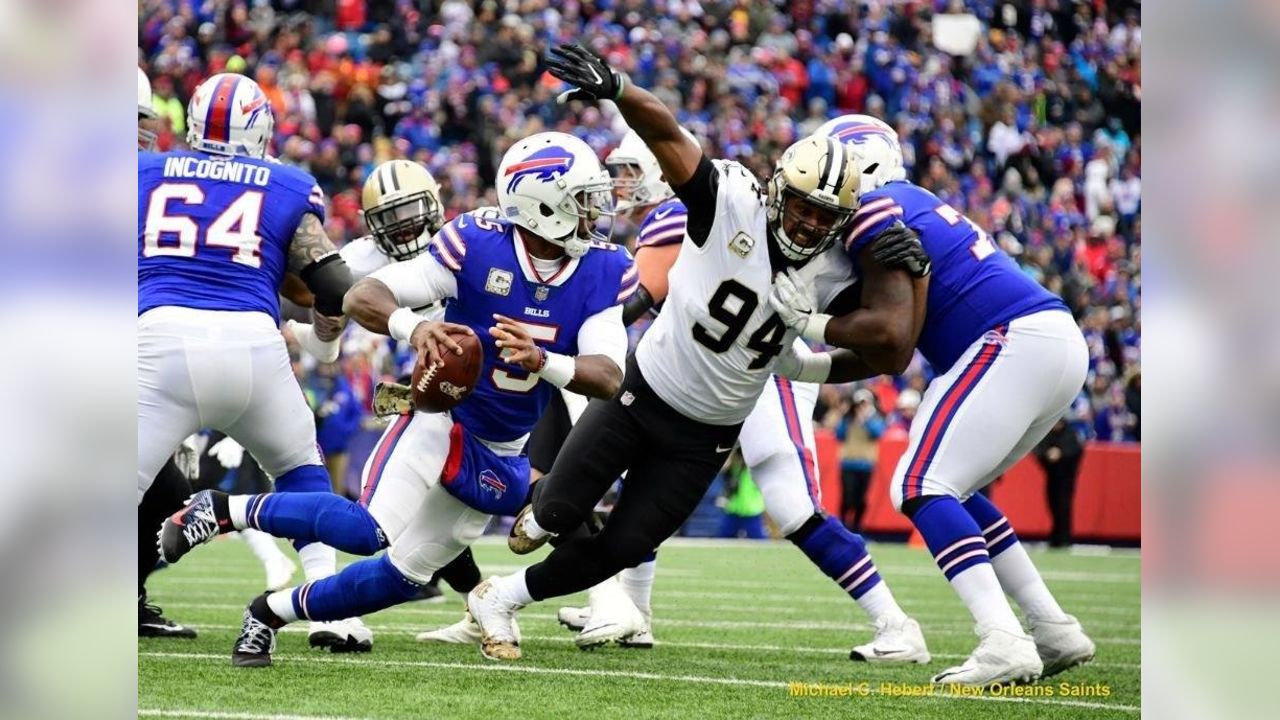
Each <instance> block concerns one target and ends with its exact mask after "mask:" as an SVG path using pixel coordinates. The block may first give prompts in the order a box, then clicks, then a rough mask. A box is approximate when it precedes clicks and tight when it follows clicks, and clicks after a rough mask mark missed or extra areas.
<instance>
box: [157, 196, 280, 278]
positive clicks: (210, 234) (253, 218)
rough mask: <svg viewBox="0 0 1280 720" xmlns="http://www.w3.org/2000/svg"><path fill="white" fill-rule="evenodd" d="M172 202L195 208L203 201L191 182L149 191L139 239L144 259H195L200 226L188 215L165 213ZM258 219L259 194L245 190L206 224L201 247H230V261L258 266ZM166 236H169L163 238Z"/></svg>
mask: <svg viewBox="0 0 1280 720" xmlns="http://www.w3.org/2000/svg"><path fill="white" fill-rule="evenodd" d="M174 201H176V202H180V203H182V204H183V205H199V204H201V203H203V202H204V191H203V190H201V189H200V186H199V185H195V184H193V183H165V184H163V185H160V186H158V187H156V189H155V190H153V191H152V192H151V199H150V201H149V202H148V203H147V223H146V226H145V229H144V231H143V238H142V243H143V244H142V255H143V256H144V257H155V256H158V255H177V256H179V257H194V256H195V254H196V244H197V243H198V242H199V241H200V239H199V237H198V236H199V234H200V227H199V226H198V225H196V221H195V220H192V219H191V217H190V216H188V215H181V214H177V215H171V214H169V203H171V202H174ZM261 217H262V193H261V192H259V191H257V190H246V191H245V192H244V193H243V194H242V195H240V197H238V198H236V199H235V201H234V202H232V203H231V204H230V205H228V206H227V209H226V210H223V211H222V214H220V215H218V217H216V218H214V220H213V222H211V223H209V227H208V229H207V230H205V233H204V244H205V245H208V246H212V247H225V248H231V249H232V250H233V251H234V252H233V253H232V255H231V260H232V261H233V262H238V263H240V264H241V265H248V266H249V267H255V268H256V267H261V266H262V255H261V253H260V252H259V248H260V247H261V245H262V236H260V235H258V220H259V218H261ZM166 235H167V236H169V237H164V236H166ZM162 239H163V241H164V242H163V243H162V242H161V240H162ZM175 239H176V241H177V242H176V243H175V242H174V240H175Z"/></svg>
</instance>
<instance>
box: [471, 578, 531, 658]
mask: <svg viewBox="0 0 1280 720" xmlns="http://www.w3.org/2000/svg"><path fill="white" fill-rule="evenodd" d="M497 579H498V578H496V577H494V578H489V579H488V580H485V581H484V582H482V583H480V584H479V585H477V586H476V587H475V589H474V590H472V591H471V592H470V593H468V594H467V610H468V611H469V612H470V613H471V617H473V618H475V621H476V624H477V625H479V626H480V654H481V655H483V656H484V657H485V658H487V659H489V660H519V659H520V656H521V652H520V641H519V639H517V638H516V634H515V628H514V624H515V617H516V611H517V610H519V609H520V607H519V606H518V605H517V604H516V603H513V602H510V601H508V600H506V599H505V598H503V597H502V593H501V591H500V589H499V588H498V587H497V586H496V585H495V584H494V582H495V581H496V580H497Z"/></svg>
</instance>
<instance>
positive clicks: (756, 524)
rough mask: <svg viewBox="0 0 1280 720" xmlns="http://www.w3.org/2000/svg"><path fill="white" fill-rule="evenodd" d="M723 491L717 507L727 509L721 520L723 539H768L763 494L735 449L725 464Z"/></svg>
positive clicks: (738, 450)
mask: <svg viewBox="0 0 1280 720" xmlns="http://www.w3.org/2000/svg"><path fill="white" fill-rule="evenodd" d="M723 478H724V490H723V492H722V493H721V495H720V497H718V498H716V505H718V506H719V507H720V508H721V509H722V510H724V518H723V519H722V520H721V521H720V537H722V538H742V537H745V538H747V539H750V540H768V539H769V534H768V533H766V532H765V531H764V494H762V493H761V492H760V488H758V487H756V484H755V482H753V481H752V480H751V470H750V469H748V468H747V463H746V461H745V460H743V459H742V451H741V450H740V449H738V448H735V449H734V451H733V453H732V454H731V455H730V456H729V460H728V462H727V463H726V465H725V469H724V473H723Z"/></svg>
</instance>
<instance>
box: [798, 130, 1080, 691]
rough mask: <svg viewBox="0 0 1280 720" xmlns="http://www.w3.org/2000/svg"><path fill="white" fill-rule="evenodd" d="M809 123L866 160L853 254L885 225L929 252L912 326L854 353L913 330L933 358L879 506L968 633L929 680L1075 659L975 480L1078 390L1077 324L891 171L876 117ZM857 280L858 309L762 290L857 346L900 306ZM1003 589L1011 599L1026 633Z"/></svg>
mask: <svg viewBox="0 0 1280 720" xmlns="http://www.w3.org/2000/svg"><path fill="white" fill-rule="evenodd" d="M818 134H820V135H829V136H833V137H836V138H839V139H840V140H842V141H843V142H845V143H848V144H850V145H852V146H853V147H854V148H855V150H856V151H857V152H858V154H859V155H860V157H861V159H862V160H863V167H864V168H865V169H867V170H869V172H867V174H866V175H864V188H863V194H862V206H861V207H860V208H859V210H858V213H857V214H856V215H855V216H854V220H853V223H852V230H851V232H850V234H849V236H848V239H847V240H846V242H845V247H846V249H847V251H848V253H849V255H850V257H851V258H852V260H853V262H854V266H855V270H857V268H858V264H859V262H860V261H862V260H863V258H864V255H865V253H866V252H867V244H868V242H869V241H870V240H871V239H872V238H876V237H877V236H880V235H882V234H883V233H887V232H911V233H915V234H917V235H918V236H919V239H920V242H921V243H922V244H923V245H924V248H925V250H926V251H927V252H928V254H929V257H930V261H931V263H932V273H931V276H930V277H929V279H928V295H927V302H926V303H925V304H924V313H925V314H924V319H923V324H922V327H921V330H920V334H919V339H918V342H912V341H910V340H905V341H904V340H902V339H901V338H899V339H897V340H894V341H891V342H889V343H887V344H885V343H883V342H881V343H880V344H879V346H878V347H876V346H875V345H876V343H875V342H873V343H871V348H870V350H871V351H870V352H868V353H867V354H866V355H864V361H865V364H866V365H867V367H866V371H865V374H866V375H867V376H871V375H875V374H879V373H881V372H897V371H898V370H899V367H900V366H899V365H898V364H899V363H900V362H901V360H902V359H903V358H909V357H910V353H911V350H912V346H913V345H914V346H915V347H918V348H919V350H920V352H921V353H922V354H923V355H924V357H925V359H926V360H928V361H929V362H930V364H931V365H933V367H934V369H935V370H936V371H937V372H938V373H939V374H938V376H937V377H936V378H935V379H934V380H933V382H932V383H931V384H930V385H929V388H928V390H927V391H926V392H925V395H924V398H923V402H922V403H921V405H920V409H919V411H918V413H917V415H916V418H915V421H914V422H913V423H912V426H911V431H910V442H909V444H908V447H907V451H906V453H905V454H904V455H903V456H902V459H901V460H900V461H899V463H898V467H897V469H896V470H895V472H894V475H893V481H892V484H891V493H892V500H893V503H894V506H895V507H897V508H899V509H901V510H902V511H903V513H904V514H906V515H907V516H908V517H909V518H910V519H911V521H912V523H913V524H914V525H915V526H916V528H918V529H919V531H920V533H921V535H922V536H923V537H924V539H925V542H926V544H927V545H928V546H929V550H930V552H931V553H933V555H934V558H935V560H936V562H937V564H938V567H939V568H940V569H941V570H942V572H943V574H944V575H945V576H946V577H947V580H948V581H950V582H951V585H952V587H954V588H955V590H956V592H957V593H958V594H959V595H960V597H961V599H962V600H963V601H964V603H965V605H966V606H967V607H968V608H969V611H970V613H971V614H972V615H973V618H974V621H975V623H976V630H977V634H978V636H979V638H980V644H979V646H978V648H977V649H976V650H975V651H974V652H973V654H972V655H971V656H970V657H969V658H968V659H967V660H966V661H965V662H964V663H963V664H961V665H959V666H957V667H952V668H949V669H947V670H944V671H942V672H941V673H938V674H937V675H936V676H935V677H934V682H947V683H953V682H954V683H961V684H966V685H978V686H982V685H991V684H995V683H1004V682H1026V681H1031V680H1034V679H1036V678H1037V677H1041V676H1044V677H1048V676H1050V675H1054V674H1056V673H1059V672H1062V671H1063V670H1066V669H1068V668H1070V667H1073V666H1075V665H1078V664H1080V663H1083V662H1087V661H1088V660H1089V659H1091V658H1092V657H1093V654H1094V650H1095V647H1094V643H1093V642H1092V641H1091V640H1090V639H1089V638H1088V636H1086V635H1085V634H1084V632H1083V630H1082V629H1081V627H1080V623H1079V622H1078V621H1077V620H1076V619H1075V618H1074V617H1072V616H1070V615H1067V614H1066V613H1064V612H1063V610H1062V608H1061V607H1060V606H1059V605H1058V603H1057V601H1056V600H1055V599H1054V597H1053V595H1052V594H1050V592H1049V590H1048V588H1047V587H1046V586H1045V584H1044V581H1043V580H1042V579H1041V577H1040V574H1039V573H1038V572H1037V571H1036V569H1035V566H1034V565H1033V564H1032V562H1031V560H1030V558H1029V557H1028V556H1027V553H1026V551H1025V550H1024V549H1023V547H1022V545H1021V544H1020V543H1019V542H1018V538H1017V536H1016V535H1015V534H1014V532H1013V529H1012V528H1011V527H1010V525H1009V521H1008V520H1007V519H1006V518H1005V516H1004V514H1003V513H1002V512H1001V511H1000V510H999V509H998V508H996V506H995V505H993V504H992V503H991V501H990V500H988V499H987V498H986V497H985V496H983V495H981V494H979V493H978V490H980V489H981V488H983V487H984V486H986V485H988V484H989V483H991V482H992V481H993V480H995V479H996V478H997V477H999V476H1000V475H1001V474H1002V473H1004V472H1005V471H1006V470H1007V469H1008V468H1009V467H1010V466H1012V465H1013V464H1014V463H1015V462H1017V461H1018V460H1019V459H1021V458H1022V457H1023V456H1024V455H1026V453H1027V452H1028V451H1030V450H1031V449H1032V448H1033V447H1034V446H1035V445H1036V443H1037V442H1039V441H1040V439H1041V438H1043V437H1044V436H1045V434H1046V433H1047V432H1048V431H1049V429H1050V428H1051V427H1052V426H1053V424H1054V423H1055V422H1056V421H1057V419H1058V418H1060V417H1061V416H1062V415H1063V413H1065V412H1066V411H1067V409H1068V408H1069V406H1070V404H1071V402H1072V400H1073V399H1074V398H1075V396H1076V394H1077V393H1078V392H1079V390H1080V387H1081V385H1082V384H1083V383H1084V379H1085V373H1086V369H1087V361H1088V358H1087V350H1086V348H1085V343H1084V339H1083V337H1082V335H1081V333H1080V330H1079V328H1078V327H1077V326H1076V323H1075V321H1074V320H1073V319H1072V317H1071V314H1070V312H1068V310H1067V307H1066V305H1064V304H1063V302H1062V300H1061V299H1059V298H1058V297H1056V296H1055V295H1053V294H1052V293H1050V292H1048V291H1047V290H1045V289H1044V288H1042V287H1041V286H1040V285H1038V284H1037V283H1036V282H1035V281H1033V280H1032V279H1030V278H1029V277H1027V276H1026V275H1025V274H1024V273H1022V272H1021V271H1020V270H1019V269H1018V267H1017V266H1016V265H1015V264H1014V262H1013V261H1012V260H1011V259H1009V257H1008V256H1006V255H1005V254H1004V253H1003V252H1001V251H1000V250H999V249H998V248H997V247H996V246H995V245H994V243H992V241H991V238H990V237H989V236H988V235H987V234H986V233H985V232H983V230H982V229H981V228H979V227H978V226H977V225H975V224H974V223H973V222H972V221H971V220H969V219H968V218H967V217H965V216H964V215H962V214H960V213H959V212H958V211H956V210H955V209H954V208H952V207H951V206H949V205H946V204H945V203H943V202H942V201H940V200H939V199H938V198H937V197H936V196H935V195H933V193H931V192H929V191H928V190H925V189H924V188H921V187H919V186H916V185H913V184H911V183H909V182H906V181H905V180H904V179H903V178H904V173H903V172H902V156H901V149H900V146H899V145H898V139H897V136H896V134H895V133H894V132H893V130H892V129H890V128H889V127H888V126H887V125H885V124H884V123H882V122H880V121H878V120H876V119H874V118H870V117H866V116H845V117H841V118H837V119H835V120H832V121H830V122H829V123H827V124H826V125H824V126H823V127H822V128H820V129H819V131H818ZM904 226H905V227H904ZM869 290H872V288H870V287H867V288H864V291H863V292H864V296H863V302H864V309H861V310H858V311H855V312H854V313H853V314H851V315H846V316H844V317H841V318H834V319H833V318H831V317H830V316H825V315H822V314H821V313H816V312H813V309H812V308H811V306H809V304H808V300H807V299H806V298H805V297H804V294H805V291H804V289H803V288H800V287H795V286H794V284H788V283H780V284H779V289H778V291H777V293H775V297H774V300H775V307H776V308H778V309H779V312H780V313H781V314H783V315H784V320H787V321H788V323H789V324H792V326H793V327H797V328H801V329H802V332H803V334H804V335H805V337H808V338H810V339H813V340H819V341H824V342H827V343H830V344H832V345H836V346H840V347H845V348H850V349H852V350H854V351H860V350H862V348H863V347H864V346H865V345H863V343H864V342H865V340H864V339H865V338H867V337H875V336H876V332H875V330H874V328H875V327H876V326H877V324H879V323H884V322H888V321H891V318H892V316H894V315H895V314H896V315H903V314H907V313H909V312H912V311H904V310H903V309H901V308H897V307H893V306H892V305H891V304H881V305H877V304H876V300H879V298H875V297H874V292H872V293H871V295H872V302H871V303H870V305H868V303H867V300H868V291H869ZM919 310H921V308H920V307H918V306H917V307H915V308H913V311H915V312H918V311H919ZM886 358H888V362H887V364H886ZM1006 592H1007V593H1009V594H1010V595H1012V596H1013V597H1014V599H1015V600H1016V601H1017V602H1018V604H1019V605H1020V606H1021V607H1022V609H1023V611H1024V612H1025V613H1026V615H1027V618H1028V620H1029V622H1030V625H1031V636H1030V637H1028V635H1027V634H1026V633H1025V632H1023V629H1022V626H1021V625H1020V624H1019V622H1018V619H1017V617H1016V616H1015V615H1014V613H1013V610H1012V608H1011V607H1010V606H1009V603H1008V601H1007V600H1006V599H1005V596H1004V594H1005V593H1006Z"/></svg>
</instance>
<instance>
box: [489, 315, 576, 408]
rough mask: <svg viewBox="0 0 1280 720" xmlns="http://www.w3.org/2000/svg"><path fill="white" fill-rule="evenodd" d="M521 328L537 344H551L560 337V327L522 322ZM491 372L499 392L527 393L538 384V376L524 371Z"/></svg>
mask: <svg viewBox="0 0 1280 720" xmlns="http://www.w3.org/2000/svg"><path fill="white" fill-rule="evenodd" d="M520 327H522V328H524V329H525V332H527V333H529V337H531V338H533V340H534V341H535V342H537V343H546V344H551V343H553V342H555V341H556V338H558V337H559V336H560V326H559V325H541V324H537V323H530V322H522V323H520ZM489 372H490V379H491V380H492V381H493V386H494V387H496V388H498V389H499V390H506V391H507V392H513V393H527V392H530V391H532V390H533V386H534V385H537V384H538V380H539V378H538V376H537V375H532V374H530V373H528V372H525V371H524V370H504V369H502V368H499V367H494V368H493V369H492V370H490V371H489Z"/></svg>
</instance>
